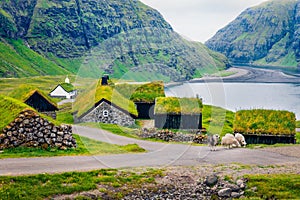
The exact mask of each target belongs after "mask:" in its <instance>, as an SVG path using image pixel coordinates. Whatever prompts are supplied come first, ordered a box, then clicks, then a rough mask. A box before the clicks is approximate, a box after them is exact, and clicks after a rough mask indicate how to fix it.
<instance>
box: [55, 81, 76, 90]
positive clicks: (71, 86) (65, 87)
mask: <svg viewBox="0 0 300 200" xmlns="http://www.w3.org/2000/svg"><path fill="white" fill-rule="evenodd" d="M59 85H60V86H61V87H62V88H64V90H66V91H67V92H72V91H74V90H75V87H74V86H73V85H72V84H71V83H61V84H59Z"/></svg>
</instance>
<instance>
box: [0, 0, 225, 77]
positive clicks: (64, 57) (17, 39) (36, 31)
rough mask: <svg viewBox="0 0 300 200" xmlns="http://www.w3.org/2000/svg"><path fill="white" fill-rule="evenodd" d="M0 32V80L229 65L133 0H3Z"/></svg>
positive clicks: (186, 71)
mask: <svg viewBox="0 0 300 200" xmlns="http://www.w3.org/2000/svg"><path fill="white" fill-rule="evenodd" d="M0 37H1V38H0V49H1V52H0V57H1V62H0V76H2V77H19V76H30V75H44V74H50V75H52V74H66V73H79V74H80V75H81V76H94V77H98V76H100V75H101V74H102V73H104V72H106V73H110V74H111V75H112V76H113V77H116V78H127V79H137V77H139V79H141V80H144V79H151V78H153V79H158V78H160V79H164V80H186V79H191V78H193V77H199V76H201V75H202V74H203V73H209V72H212V71H216V70H219V69H223V68H225V67H226V66H228V62H227V59H226V58H225V57H224V56H223V55H221V54H219V53H216V52H214V51H211V50H209V49H208V48H207V47H205V46H204V45H203V44H200V43H194V42H190V41H187V40H184V39H183V38H182V37H181V36H180V35H178V34H177V33H175V32H174V31H173V29H172V27H171V26H170V25H169V24H168V23H167V22H166V21H165V20H164V19H163V17H162V16H161V14H160V13H159V12H157V11H156V10H154V9H152V8H150V7H148V6H146V5H144V4H142V3H141V2H140V1H138V0H105V1H103V0H22V1H20V0H3V1H1V2H0ZM145 72H147V73H145ZM124 74H126V75H127V76H124Z"/></svg>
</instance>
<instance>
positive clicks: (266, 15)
mask: <svg viewBox="0 0 300 200" xmlns="http://www.w3.org/2000/svg"><path fill="white" fill-rule="evenodd" d="M206 45H207V46H208V47H209V48H210V49H212V50H215V51H218V52H221V53H223V54H224V55H226V56H227V57H228V58H229V59H230V61H231V62H233V63H243V64H255V65H275V66H286V67H291V68H296V67H297V66H298V68H299V66H300V65H299V62H300V1H298V0H284V1H283V0H271V1H267V2H265V3H262V4H261V5H259V6H255V7H252V8H248V9H246V10H245V11H244V12H242V13H241V14H240V15H239V16H238V17H237V18H236V19H235V20H234V21H232V22H231V23H229V24H228V25H227V26H226V27H224V28H223V29H221V30H219V31H218V32H217V33H216V34H215V35H214V36H213V37H212V38H211V39H209V40H208V41H207V42H206Z"/></svg>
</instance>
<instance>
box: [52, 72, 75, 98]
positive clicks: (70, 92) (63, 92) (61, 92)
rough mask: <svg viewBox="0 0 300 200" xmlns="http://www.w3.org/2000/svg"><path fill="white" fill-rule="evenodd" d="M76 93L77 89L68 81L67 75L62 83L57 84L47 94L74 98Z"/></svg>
mask: <svg viewBox="0 0 300 200" xmlns="http://www.w3.org/2000/svg"><path fill="white" fill-rule="evenodd" d="M76 95H77V90H76V89H75V88H74V86H73V85H72V84H71V83H70V79H69V78H68V76H67V77H66V79H65V82H64V83H61V84H58V85H57V86H56V87H55V88H54V89H53V90H52V91H51V92H50V93H49V96H51V97H54V98H64V99H74V98H75V97H76Z"/></svg>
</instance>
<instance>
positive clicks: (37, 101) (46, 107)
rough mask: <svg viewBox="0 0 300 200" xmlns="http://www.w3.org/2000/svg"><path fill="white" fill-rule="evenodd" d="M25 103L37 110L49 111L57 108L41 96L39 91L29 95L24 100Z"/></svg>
mask: <svg viewBox="0 0 300 200" xmlns="http://www.w3.org/2000/svg"><path fill="white" fill-rule="evenodd" d="M24 103H26V104H27V105H29V106H31V107H33V108H34V109H36V110H37V111H39V112H49V111H56V110H58V108H57V107H56V106H55V105H53V104H52V103H50V102H49V101H48V100H47V99H45V98H44V97H43V95H41V94H40V93H39V92H37V91H35V92H34V93H33V94H32V95H30V96H29V97H28V98H27V99H26V100H25V102H24Z"/></svg>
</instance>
